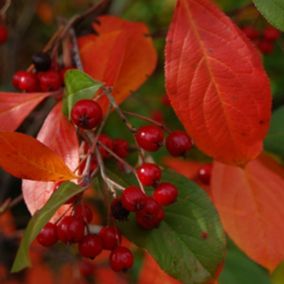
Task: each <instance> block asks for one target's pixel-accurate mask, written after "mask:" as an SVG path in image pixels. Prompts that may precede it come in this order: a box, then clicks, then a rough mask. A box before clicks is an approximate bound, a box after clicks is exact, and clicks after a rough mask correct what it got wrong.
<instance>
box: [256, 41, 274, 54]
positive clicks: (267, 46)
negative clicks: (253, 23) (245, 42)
mask: <svg viewBox="0 0 284 284" xmlns="http://www.w3.org/2000/svg"><path fill="white" fill-rule="evenodd" d="M257 46H258V48H259V50H260V51H261V52H262V53H263V54H270V53H272V52H273V49H274V44H273V43H272V42H270V41H267V40H262V41H260V42H259V43H258V45H257Z"/></svg>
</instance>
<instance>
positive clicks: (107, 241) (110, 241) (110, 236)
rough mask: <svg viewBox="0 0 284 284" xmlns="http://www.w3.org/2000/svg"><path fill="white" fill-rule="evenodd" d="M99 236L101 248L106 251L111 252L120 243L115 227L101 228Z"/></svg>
mask: <svg viewBox="0 0 284 284" xmlns="http://www.w3.org/2000/svg"><path fill="white" fill-rule="evenodd" d="M99 236H100V237H101V239H102V243H103V248H104V249H106V250H113V249H115V248H116V247H117V246H119V245H120V243H121V233H120V231H119V230H118V228H117V227H113V226H107V227H103V228H102V229H101V230H100V232H99Z"/></svg>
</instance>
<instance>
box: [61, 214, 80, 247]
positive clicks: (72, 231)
mask: <svg viewBox="0 0 284 284" xmlns="http://www.w3.org/2000/svg"><path fill="white" fill-rule="evenodd" d="M57 234H58V239H59V240H61V241H62V242H64V243H69V242H80V241H81V240H82V239H83V238H84V234H85V223H84V221H83V219H81V218H77V217H75V216H66V217H64V218H63V219H62V220H61V221H60V223H59V224H58V225H57Z"/></svg>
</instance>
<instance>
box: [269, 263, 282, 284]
mask: <svg viewBox="0 0 284 284" xmlns="http://www.w3.org/2000/svg"><path fill="white" fill-rule="evenodd" d="M271 281H272V284H284V262H282V263H280V264H279V265H278V267H277V268H276V269H275V270H274V271H273V273H272V275H271Z"/></svg>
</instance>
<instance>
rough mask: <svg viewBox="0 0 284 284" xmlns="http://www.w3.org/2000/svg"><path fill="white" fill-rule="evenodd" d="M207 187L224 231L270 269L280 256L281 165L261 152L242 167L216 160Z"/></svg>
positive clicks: (283, 247) (283, 249) (283, 252)
mask: <svg viewBox="0 0 284 284" xmlns="http://www.w3.org/2000/svg"><path fill="white" fill-rule="evenodd" d="M212 174H213V176H212V183H211V186H212V188H211V190H212V195H213V201H214V203H215V205H216V207H217V210H218V212H219V214H220V217H221V220H222V223H223V225H224V228H225V230H226V232H227V233H228V234H229V236H230V237H231V238H232V239H233V240H234V242H235V243H236V244H237V245H238V246H239V247H240V248H241V249H242V250H243V251H244V252H245V253H246V254H247V255H248V256H249V257H251V258H252V259H253V260H254V261H256V262H257V263H259V264H261V265H263V266H265V267H266V268H268V269H269V270H271V271H272V270H273V269H274V268H276V266H277V265H278V264H279V263H280V262H281V261H283V259H284V242H283V239H284V223H283V219H284V207H283V203H284V190H283V189H284V169H283V168H282V167H280V166H279V165H278V164H277V163H276V162H275V161H274V160H272V159H271V158H269V157H265V156H261V157H259V158H258V159H257V160H255V161H251V162H250V163H248V164H247V166H246V167H245V168H244V169H241V168H238V167H233V166H228V165H224V164H221V163H218V162H216V163H215V164H214V167H213V173H212Z"/></svg>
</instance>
